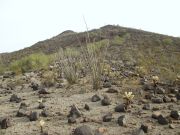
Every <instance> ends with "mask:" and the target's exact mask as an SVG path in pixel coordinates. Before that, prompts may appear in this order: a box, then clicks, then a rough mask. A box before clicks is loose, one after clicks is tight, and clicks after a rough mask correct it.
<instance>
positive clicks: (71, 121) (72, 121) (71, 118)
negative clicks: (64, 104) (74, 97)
mask: <svg viewBox="0 0 180 135" xmlns="http://www.w3.org/2000/svg"><path fill="white" fill-rule="evenodd" d="M68 123H69V124H74V123H76V118H74V117H69V118H68Z"/></svg>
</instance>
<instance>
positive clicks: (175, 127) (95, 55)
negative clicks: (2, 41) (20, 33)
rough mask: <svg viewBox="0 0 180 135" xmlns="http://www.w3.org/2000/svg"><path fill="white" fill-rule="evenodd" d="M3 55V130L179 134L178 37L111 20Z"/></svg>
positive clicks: (5, 134)
mask: <svg viewBox="0 0 180 135" xmlns="http://www.w3.org/2000/svg"><path fill="white" fill-rule="evenodd" d="M0 56H1V57H0V135H144V134H147V135H179V134H180V38H176V37H171V36H167V35H161V34H157V33H152V32H146V31H143V30H137V29H132V28H124V27H120V26H114V25H107V26H104V27H101V28H99V29H94V30H90V31H85V32H81V33H77V32H74V31H71V30H67V31H64V32H63V33H61V34H59V35H57V36H55V37H52V38H50V39H47V40H44V41H40V42H37V43H36V44H34V45H32V46H31V47H28V48H25V49H22V50H19V51H16V52H12V53H3V54H1V55H0Z"/></svg>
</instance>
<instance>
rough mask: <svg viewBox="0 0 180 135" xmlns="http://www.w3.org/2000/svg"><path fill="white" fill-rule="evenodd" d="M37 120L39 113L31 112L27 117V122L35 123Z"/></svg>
mask: <svg viewBox="0 0 180 135" xmlns="http://www.w3.org/2000/svg"><path fill="white" fill-rule="evenodd" d="M38 119H39V113H37V112H31V113H30V115H29V120H30V121H36V120H38Z"/></svg>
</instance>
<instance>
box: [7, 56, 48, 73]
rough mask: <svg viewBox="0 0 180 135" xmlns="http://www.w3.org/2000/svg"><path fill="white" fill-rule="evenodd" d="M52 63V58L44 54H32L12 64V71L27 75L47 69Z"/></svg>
mask: <svg viewBox="0 0 180 135" xmlns="http://www.w3.org/2000/svg"><path fill="white" fill-rule="evenodd" d="M49 63H50V57H49V56H47V55H45V54H43V53H38V54H32V55H29V56H26V57H24V58H22V59H20V60H17V61H14V62H12V63H11V64H10V67H9V68H10V70H12V71H15V72H16V73H25V72H28V71H31V70H37V69H42V68H47V66H48V65H49Z"/></svg>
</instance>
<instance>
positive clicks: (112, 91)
mask: <svg viewBox="0 0 180 135" xmlns="http://www.w3.org/2000/svg"><path fill="white" fill-rule="evenodd" d="M106 92H107V93H118V90H117V89H115V88H109V89H108V90H107V91H106Z"/></svg>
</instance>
